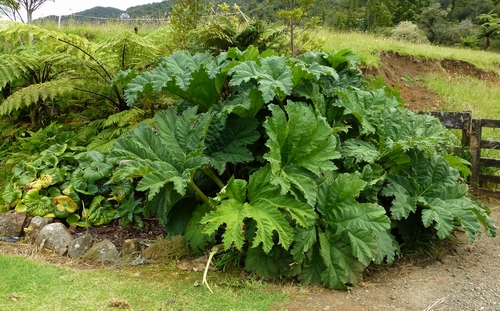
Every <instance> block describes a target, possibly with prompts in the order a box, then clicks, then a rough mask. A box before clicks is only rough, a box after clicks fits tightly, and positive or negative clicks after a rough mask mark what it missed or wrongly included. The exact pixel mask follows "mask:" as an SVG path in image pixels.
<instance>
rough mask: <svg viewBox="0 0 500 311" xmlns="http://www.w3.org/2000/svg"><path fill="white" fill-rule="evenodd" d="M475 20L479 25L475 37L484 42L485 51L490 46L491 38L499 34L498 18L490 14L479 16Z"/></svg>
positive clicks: (499, 21) (499, 23)
mask: <svg viewBox="0 0 500 311" xmlns="http://www.w3.org/2000/svg"><path fill="white" fill-rule="evenodd" d="M477 19H478V21H479V22H480V23H481V26H480V27H479V32H478V34H477V37H478V39H484V40H485V44H484V49H485V50H487V49H488V48H489V47H490V45H491V38H493V37H495V36H496V35H498V33H499V32H500V18H498V15H497V14H495V13H491V12H490V13H488V14H481V15H479V16H478V17H477Z"/></svg>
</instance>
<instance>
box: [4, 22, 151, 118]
mask: <svg viewBox="0 0 500 311" xmlns="http://www.w3.org/2000/svg"><path fill="white" fill-rule="evenodd" d="M0 39H1V40H2V42H4V43H5V44H7V45H8V46H12V47H13V52H14V51H15V53H9V54H13V55H9V54H4V55H0V58H1V60H2V61H1V63H2V65H0V85H1V86H2V87H4V86H9V87H10V88H11V89H12V91H11V92H10V93H11V94H8V95H9V96H7V98H6V100H5V102H4V103H3V104H2V105H1V106H0V107H1V109H0V114H2V115H3V114H10V113H11V112H12V111H13V110H17V109H20V108H21V107H24V106H34V105H37V107H33V109H31V110H30V116H31V121H32V123H33V124H35V123H36V122H39V123H41V121H45V120H44V118H48V119H49V120H50V121H53V120H56V118H60V117H61V116H59V115H58V114H57V113H58V112H59V109H60V110H61V111H65V112H73V111H75V112H81V111H82V110H83V111H85V110H91V107H93V106H94V105H95V106H96V107H99V111H100V113H101V115H100V116H99V117H101V118H102V117H103V116H102V113H103V112H105V111H106V110H107V111H108V112H105V115H106V114H111V111H112V110H113V109H118V111H123V110H127V109H128V107H127V105H126V104H125V101H124V99H123V88H124V87H125V85H126V84H127V83H128V82H129V81H130V79H132V78H133V77H135V75H137V71H136V70H138V69H140V68H142V67H143V66H145V65H147V64H149V63H151V62H153V61H154V60H155V59H156V58H158V56H159V53H160V50H159V48H158V47H157V45H156V44H155V43H154V41H153V40H152V39H151V38H147V37H142V36H139V35H137V34H135V33H134V32H132V31H122V32H119V33H117V34H115V35H113V36H110V37H109V38H107V39H105V40H102V41H101V42H98V43H96V42H92V41H89V40H87V39H85V38H83V37H80V36H77V35H71V34H70V35H66V34H64V33H62V32H59V31H50V30H46V29H43V28H39V27H36V26H32V25H22V24H18V23H9V24H6V25H5V26H4V27H2V28H1V29H0ZM14 86H15V89H14ZM82 92H83V93H82ZM75 94H78V95H80V97H84V95H85V96H89V103H88V104H87V105H83V106H81V103H79V102H78V103H73V105H71V104H69V105H66V106H65V105H63V104H62V103H61V102H60V101H59V100H60V99H61V98H66V102H68V101H69V102H72V101H71V100H68V97H69V96H71V95H75ZM47 99H50V100H51V101H50V102H47ZM103 103H104V105H103ZM48 107H51V109H48ZM55 107H57V108H58V109H54V108H55ZM42 108H44V109H42ZM38 111H50V112H51V113H50V114H49V115H48V116H41V115H40V116H39V115H37V113H38ZM24 115H26V113H24V114H21V117H22V116H24Z"/></svg>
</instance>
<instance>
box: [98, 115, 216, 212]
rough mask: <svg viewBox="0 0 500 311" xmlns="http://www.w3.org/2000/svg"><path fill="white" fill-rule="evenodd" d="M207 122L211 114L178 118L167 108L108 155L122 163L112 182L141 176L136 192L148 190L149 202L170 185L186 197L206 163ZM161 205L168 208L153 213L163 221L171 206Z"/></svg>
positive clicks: (121, 139) (131, 133) (122, 139)
mask: <svg viewBox="0 0 500 311" xmlns="http://www.w3.org/2000/svg"><path fill="white" fill-rule="evenodd" d="M210 120H211V115H210V114H208V113H203V114H197V113H196V108H190V109H188V110H186V111H184V112H183V113H182V115H180V116H178V115H177V114H176V110H175V109H169V110H167V111H166V113H164V114H158V115H156V117H155V119H154V122H153V125H152V126H150V125H148V124H146V123H143V124H141V125H139V126H138V127H136V128H135V129H134V130H132V131H131V132H129V133H127V134H126V135H124V136H123V137H122V138H120V139H118V140H117V142H116V143H115V145H114V147H113V149H112V151H111V153H110V154H109V156H108V160H109V161H113V162H117V163H121V165H119V166H118V168H117V169H116V170H115V172H114V175H113V177H112V179H111V182H118V181H120V180H123V179H126V178H137V177H142V179H141V180H140V181H139V184H138V185H137V189H138V190H141V191H148V200H153V199H154V198H155V196H156V195H157V194H158V193H159V192H160V190H161V189H163V188H164V187H165V186H166V185H167V184H170V185H173V190H172V191H176V192H177V193H178V194H180V195H181V196H183V195H185V194H186V188H187V185H188V183H189V182H190V181H191V180H192V178H193V176H194V173H195V172H196V170H197V169H199V168H200V167H202V166H203V165H205V164H207V163H208V161H209V160H208V158H207V157H205V156H203V151H204V149H205V146H204V139H205V135H206V133H207V130H208V126H209V124H210ZM162 202H163V204H167V206H165V207H160V206H158V207H156V210H158V211H162V213H161V215H157V216H158V217H160V218H163V219H164V218H165V217H167V214H168V212H169V210H170V208H171V207H172V205H170V204H169V202H168V200H163V201H162ZM173 204H175V202H173Z"/></svg>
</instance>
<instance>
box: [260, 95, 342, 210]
mask: <svg viewBox="0 0 500 311" xmlns="http://www.w3.org/2000/svg"><path fill="white" fill-rule="evenodd" d="M269 109H270V110H271V112H272V117H269V118H267V120H266V122H265V123H264V127H265V128H266V133H267V135H268V136H269V140H268V141H267V143H266V145H267V146H268V147H269V152H268V153H266V154H265V155H264V158H265V159H266V160H268V161H269V162H270V163H271V169H272V174H273V177H272V183H273V184H275V185H279V186H280V188H281V193H282V194H285V193H288V192H291V193H295V194H301V195H302V196H303V197H305V199H306V200H307V202H308V203H309V204H310V205H311V206H314V205H315V202H316V192H317V185H316V182H315V180H314V178H315V177H314V176H319V174H320V172H321V171H333V170H335V169H336V166H335V165H334V164H333V162H332V160H333V159H336V158H338V157H340V153H339V151H338V150H337V138H336V136H335V135H333V134H332V129H331V127H330V126H329V125H328V124H327V123H326V121H325V119H324V118H323V117H321V116H318V115H316V114H315V113H314V111H313V110H312V109H311V108H309V107H307V106H305V105H304V104H302V103H294V102H288V104H287V105H286V106H285V111H286V114H285V111H283V110H282V109H281V108H280V107H279V106H276V105H270V106H269Z"/></svg>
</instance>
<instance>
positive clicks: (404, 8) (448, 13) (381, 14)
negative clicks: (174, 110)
mask: <svg viewBox="0 0 500 311" xmlns="http://www.w3.org/2000/svg"><path fill="white" fill-rule="evenodd" d="M222 5H225V6H226V7H231V8H232V9H233V10H234V12H238V13H243V14H244V16H246V17H249V18H251V19H253V20H261V21H264V22H268V23H274V22H285V23H288V22H289V21H290V19H292V18H293V19H294V21H295V23H296V24H295V26H303V25H306V24H307V23H309V26H311V25H314V26H326V27H329V28H333V29H335V30H342V31H369V32H374V33H378V34H382V35H387V36H390V35H394V36H396V37H403V38H405V39H407V40H409V41H413V42H419V43H422V42H426V41H427V40H428V42H430V43H432V44H438V45H448V46H464V47H470V48H482V49H490V50H500V40H498V41H499V42H497V40H496V37H497V36H498V32H499V31H500V19H499V18H498V14H499V13H500V1H499V0H417V1H408V0H309V1H303V2H297V1H293V0H288V1H277V0H269V1H266V0H249V1H234V0H232V1H224V0H213V1H208V0H173V1H163V2H159V3H151V4H146V5H139V6H134V7H130V8H128V9H127V11H126V12H127V13H128V14H129V15H130V16H131V18H132V19H137V18H149V19H151V18H153V19H163V18H165V19H166V18H168V16H169V15H170V14H171V13H172V12H175V10H176V8H177V10H178V11H181V10H191V9H190V8H194V9H193V10H195V11H196V12H194V13H195V15H196V14H212V13H213V12H215V11H217V10H218V9H219V8H220V7H221V6H222ZM121 13H122V12H121V11H120V10H118V9H114V8H109V7H95V8H92V9H89V10H86V11H83V12H78V13H75V14H73V15H71V16H64V17H63V20H65V19H66V20H67V19H72V20H77V21H85V20H87V21H88V20H93V21H95V20H96V19H108V18H109V19H119V16H120V14H121ZM55 18H56V17H55V16H49V17H47V19H55ZM401 22H405V23H404V24H402V25H401V27H400V28H401V29H402V30H401V29H400V30H396V32H398V31H399V33H396V34H394V31H395V30H394V27H396V26H398V25H399V24H400V23H401ZM406 22H411V24H408V23H406ZM417 26H418V29H417V28H416V27H417ZM412 27H413V28H412ZM401 32H402V33H401ZM422 37H424V38H426V39H425V40H424V41H422ZM415 38H416V39H415Z"/></svg>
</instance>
